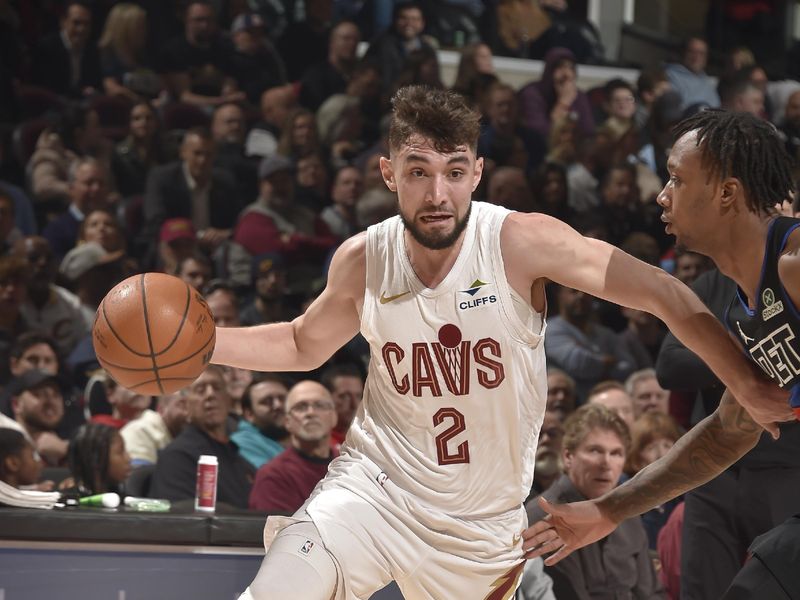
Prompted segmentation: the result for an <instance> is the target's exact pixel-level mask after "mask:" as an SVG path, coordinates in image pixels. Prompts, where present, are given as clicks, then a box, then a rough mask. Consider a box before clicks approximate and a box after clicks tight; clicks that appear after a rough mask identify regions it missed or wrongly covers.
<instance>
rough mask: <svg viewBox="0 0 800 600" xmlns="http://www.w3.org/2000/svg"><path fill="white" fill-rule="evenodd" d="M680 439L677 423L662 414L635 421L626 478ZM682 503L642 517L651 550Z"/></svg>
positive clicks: (675, 502)
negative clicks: (673, 512)
mask: <svg viewBox="0 0 800 600" xmlns="http://www.w3.org/2000/svg"><path fill="white" fill-rule="evenodd" d="M680 437H681V431H680V428H679V427H678V424H677V423H676V422H675V419H673V418H672V417H670V416H669V415H667V414H665V413H661V412H648V413H644V414H643V415H641V417H638V418H637V419H636V422H635V423H634V424H633V427H632V428H631V449H630V452H629V453H628V457H627V459H626V460H625V468H624V471H625V474H626V475H627V476H628V477H633V476H634V475H636V474H637V473H638V472H639V471H641V470H642V469H644V468H645V467H646V466H647V465H649V464H651V463H654V462H655V461H657V460H658V459H659V458H661V457H662V456H664V455H665V454H666V453H667V452H669V449H670V448H672V446H674V445H675V442H677V441H678V439H679V438H680ZM681 502H683V498H682V497H678V498H673V499H672V500H670V501H669V502H666V503H664V504H662V505H661V506H657V507H656V508H654V509H652V510H649V511H647V512H646V513H644V514H643V515H642V524H643V525H644V528H645V531H647V540H648V546H649V548H650V549H651V550H655V549H656V545H657V542H658V534H659V532H660V531H661V528H662V527H663V526H664V525H665V524H666V522H667V519H669V516H670V515H671V514H672V511H673V510H674V509H675V507H676V506H677V505H678V504H679V503H681Z"/></svg>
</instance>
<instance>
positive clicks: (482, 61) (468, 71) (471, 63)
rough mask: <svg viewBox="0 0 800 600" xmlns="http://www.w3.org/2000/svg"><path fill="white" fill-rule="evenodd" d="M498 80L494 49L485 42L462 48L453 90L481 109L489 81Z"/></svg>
mask: <svg viewBox="0 0 800 600" xmlns="http://www.w3.org/2000/svg"><path fill="white" fill-rule="evenodd" d="M492 81H497V76H496V75H495V69H494V63H493V60H492V49H491V48H489V46H487V45H486V44H484V43H483V42H474V43H472V44H467V45H466V46H464V48H462V49H461V58H460V59H459V61H458V70H457V71H456V80H455V83H453V87H452V90H453V91H454V92H458V93H459V94H461V95H462V96H464V97H465V98H467V99H468V100H470V102H471V104H472V105H473V106H474V107H476V108H478V109H480V107H481V106H483V95H484V94H485V93H486V90H487V86H488V85H490V83H489V82H492Z"/></svg>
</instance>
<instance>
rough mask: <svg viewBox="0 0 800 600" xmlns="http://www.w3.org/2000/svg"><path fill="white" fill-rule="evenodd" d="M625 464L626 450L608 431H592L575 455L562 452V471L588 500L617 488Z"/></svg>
mask: <svg viewBox="0 0 800 600" xmlns="http://www.w3.org/2000/svg"><path fill="white" fill-rule="evenodd" d="M624 464H625V446H624V445H623V443H622V440H621V439H620V438H619V436H618V435H617V434H616V433H615V432H614V431H610V430H608V429H593V430H591V431H590V432H589V433H588V435H587V436H586V437H585V438H584V439H583V441H582V442H581V443H580V444H579V445H578V447H577V448H575V450H574V451H570V450H567V449H565V450H564V470H565V471H566V473H567V475H568V476H569V478H570V480H571V481H572V484H573V485H574V486H575V487H576V488H577V490H578V491H579V492H580V493H581V494H583V495H584V496H585V497H586V498H587V499H589V500H592V499H594V498H599V497H600V496H602V495H603V494H605V493H606V492H610V491H611V490H613V489H614V488H615V487H617V483H618V482H619V478H620V475H622V467H623V465H624Z"/></svg>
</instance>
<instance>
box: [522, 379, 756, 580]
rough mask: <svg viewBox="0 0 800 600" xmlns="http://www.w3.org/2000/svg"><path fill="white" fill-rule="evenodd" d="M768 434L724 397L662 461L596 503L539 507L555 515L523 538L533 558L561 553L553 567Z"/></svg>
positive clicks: (724, 465)
mask: <svg viewBox="0 0 800 600" xmlns="http://www.w3.org/2000/svg"><path fill="white" fill-rule="evenodd" d="M762 432H763V429H762V428H761V426H760V425H759V424H758V423H756V422H755V421H754V420H753V419H752V418H751V417H750V415H749V414H748V413H747V411H746V410H745V409H744V408H743V407H742V406H741V405H740V404H739V403H738V402H736V400H735V399H734V398H733V396H732V395H731V394H730V393H729V392H725V394H724V395H723V397H722V400H721V401H720V405H719V407H718V408H717V410H716V411H714V413H713V414H711V415H709V416H708V417H706V418H705V419H704V420H703V421H701V422H700V423H698V424H697V425H696V426H695V427H694V428H692V429H691V430H689V432H688V433H686V435H684V436H683V437H682V438H681V439H680V440H678V441H677V442H676V443H675V445H674V446H673V447H672V449H671V450H670V451H669V452H668V453H667V454H666V455H665V456H663V457H662V458H661V459H659V460H657V461H656V462H654V463H652V464H650V465H649V466H647V467H645V468H644V469H642V470H641V471H640V472H639V473H638V474H637V475H636V476H635V477H633V478H632V479H630V480H629V481H627V482H625V483H624V484H623V485H621V486H619V487H617V488H614V489H613V490H612V491H610V492H609V493H607V494H605V495H604V496H602V497H600V498H597V499H596V500H589V501H585V502H576V503H573V504H565V505H553V504H549V503H540V504H541V506H542V508H543V509H544V510H545V511H547V512H548V513H549V514H550V517H549V518H547V519H546V520H542V521H539V522H538V523H535V524H534V525H533V526H532V527H530V528H528V529H527V530H526V531H525V532H524V533H523V538H524V540H525V541H524V543H523V548H524V549H525V550H530V552H529V554H527V555H526V556H528V557H529V558H531V557H535V556H540V555H542V554H546V553H549V552H553V551H554V550H557V552H555V554H553V555H552V556H550V557H549V558H547V560H546V561H545V562H546V564H548V565H553V564H555V563H557V562H558V561H559V560H561V559H562V558H564V557H565V556H568V555H569V554H570V553H571V552H572V551H573V550H577V549H578V548H581V547H583V546H586V545H587V544H591V543H593V542H595V541H597V540H599V539H601V538H603V537H605V536H607V535H608V534H609V533H611V532H612V531H613V530H614V529H615V528H616V527H617V525H618V524H619V523H621V522H622V521H624V520H625V519H629V518H631V517H634V516H637V515H640V514H642V513H644V512H646V511H648V510H650V509H652V508H654V507H656V506H659V505H661V504H663V503H664V502H666V501H667V500H670V499H672V498H675V497H676V496H679V495H681V494H683V493H685V492H687V491H689V490H691V489H693V488H695V487H697V486H699V485H702V484H703V483H705V482H707V481H710V480H711V479H713V478H714V477H716V476H717V475H719V474H720V473H722V471H724V470H725V469H727V468H728V467H729V466H730V465H732V464H733V463H734V462H736V461H737V460H739V459H740V458H741V457H742V456H744V455H745V454H746V453H747V452H748V451H749V450H751V449H752V448H753V446H755V445H756V443H757V442H758V439H759V437H760V436H761V434H762Z"/></svg>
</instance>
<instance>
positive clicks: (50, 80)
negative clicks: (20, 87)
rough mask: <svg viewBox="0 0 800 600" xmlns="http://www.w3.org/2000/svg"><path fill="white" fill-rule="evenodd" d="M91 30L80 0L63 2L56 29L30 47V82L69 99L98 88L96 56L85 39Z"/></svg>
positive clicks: (97, 59)
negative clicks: (31, 55)
mask: <svg viewBox="0 0 800 600" xmlns="http://www.w3.org/2000/svg"><path fill="white" fill-rule="evenodd" d="M91 31H92V13H91V11H90V10H89V7H88V6H87V5H86V4H85V3H84V2H79V1H74V0H73V1H72V2H67V6H66V9H65V10H64V14H63V16H62V17H61V29H60V30H59V32H58V33H53V34H51V35H48V36H46V37H44V38H42V39H41V40H40V42H39V43H38V44H37V46H36V48H35V50H34V53H33V78H34V83H36V84H38V85H41V86H43V87H46V88H47V89H49V90H52V91H54V92H55V93H57V94H60V95H62V96H68V97H71V98H82V97H83V96H85V95H86V94H87V93H88V92H90V91H91V90H93V89H97V88H99V87H100V57H99V54H98V52H97V46H96V45H95V43H94V42H93V41H92V40H90V39H89V37H90V34H91Z"/></svg>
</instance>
